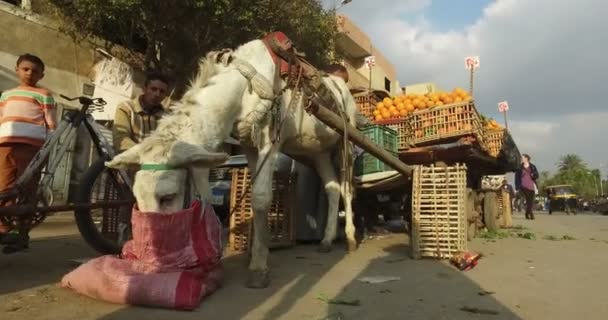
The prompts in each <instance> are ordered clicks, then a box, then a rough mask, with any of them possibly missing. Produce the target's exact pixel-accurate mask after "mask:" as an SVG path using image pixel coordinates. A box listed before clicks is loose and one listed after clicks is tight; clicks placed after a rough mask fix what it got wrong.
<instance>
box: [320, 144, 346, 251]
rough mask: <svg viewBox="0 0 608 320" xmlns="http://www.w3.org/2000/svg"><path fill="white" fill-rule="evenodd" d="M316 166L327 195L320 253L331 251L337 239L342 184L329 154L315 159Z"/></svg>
mask: <svg viewBox="0 0 608 320" xmlns="http://www.w3.org/2000/svg"><path fill="white" fill-rule="evenodd" d="M315 166H316V168H317V173H318V174H319V176H320V177H321V181H323V185H324V186H325V192H326V193H327V204H328V205H327V225H326V226H325V234H324V235H323V240H321V245H320V247H319V251H321V252H329V251H331V244H332V242H333V241H334V239H335V238H336V231H337V230H336V228H337V224H338V204H339V201H340V184H339V183H338V178H337V176H336V171H335V170H334V167H333V164H332V162H331V157H330V155H329V154H328V153H326V154H320V155H318V156H317V157H316V158H315Z"/></svg>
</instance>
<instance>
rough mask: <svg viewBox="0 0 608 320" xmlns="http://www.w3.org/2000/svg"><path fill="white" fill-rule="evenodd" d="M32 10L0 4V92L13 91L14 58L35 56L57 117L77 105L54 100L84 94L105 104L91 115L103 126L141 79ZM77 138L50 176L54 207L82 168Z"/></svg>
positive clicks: (84, 137)
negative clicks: (41, 61) (105, 102)
mask: <svg viewBox="0 0 608 320" xmlns="http://www.w3.org/2000/svg"><path fill="white" fill-rule="evenodd" d="M36 5H37V3H36V1H33V2H32V1H31V0H28V1H23V0H10V1H2V0H0V30H3V31H2V32H0V91H4V90H7V89H10V88H13V87H15V86H17V85H18V79H17V77H16V75H15V71H14V70H15V63H16V61H17V58H18V56H19V55H21V54H23V53H31V54H35V55H37V56H39V57H40V58H42V60H43V61H44V63H45V65H46V69H45V77H44V79H42V80H41V81H40V83H39V84H40V85H41V86H43V87H45V88H48V89H49V90H50V91H51V92H52V93H53V95H54V97H55V100H56V101H57V103H58V117H61V114H62V113H63V111H64V110H66V109H71V108H76V107H78V105H77V103H74V102H68V101H66V100H64V99H62V98H60V97H59V95H60V94H63V95H66V96H69V97H74V96H80V95H83V94H84V93H85V92H87V93H88V95H93V96H94V97H101V98H103V99H104V100H106V101H107V102H108V105H106V106H105V108H104V110H103V112H94V113H93V116H94V117H95V119H96V120H99V121H101V122H102V123H103V122H108V121H109V120H111V119H112V118H113V115H114V108H115V106H116V104H117V103H118V102H120V101H123V100H125V99H130V98H131V97H132V96H134V95H136V94H137V93H138V92H139V91H140V90H141V88H140V87H138V86H137V85H136V84H135V81H134V80H133V79H134V78H138V79H139V78H141V73H140V72H137V71H136V70H133V69H132V68H131V67H130V66H128V65H126V64H125V63H123V62H121V61H120V60H118V59H116V58H114V57H112V56H110V55H108V54H107V53H106V52H104V51H103V50H101V49H100V47H97V46H95V45H94V44H91V43H92V42H91V41H86V42H82V43H76V42H74V40H73V39H72V38H70V37H69V36H67V35H66V34H64V33H62V32H60V31H59V26H58V25H57V24H56V22H55V21H52V20H51V19H49V18H47V17H45V16H43V15H40V14H37V13H36ZM32 8H33V11H32ZM106 133H107V132H106ZM78 137H79V138H78V139H77V140H76V141H74V142H73V143H72V144H71V145H70V147H69V149H68V154H67V155H66V156H65V157H63V159H62V161H61V163H60V165H59V167H58V168H57V171H56V172H55V174H54V179H53V185H52V189H53V197H54V203H55V204H61V203H65V202H66V201H67V200H68V198H69V195H70V190H73V189H74V188H73V187H74V186H75V185H77V184H78V181H79V180H80V176H81V174H82V173H83V172H84V170H86V168H88V165H89V161H90V152H89V151H90V139H89V138H88V134H86V131H85V130H83V131H82V132H80V133H79V134H78ZM53 156H54V153H52V154H51V157H53Z"/></svg>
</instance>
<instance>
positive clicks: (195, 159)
mask: <svg viewBox="0 0 608 320" xmlns="http://www.w3.org/2000/svg"><path fill="white" fill-rule="evenodd" d="M228 158H229V157H228V155H227V154H226V153H224V152H209V151H207V150H206V149H205V148H203V147H202V146H200V145H195V144H190V143H186V142H181V141H178V142H175V143H174V144H173V145H172V146H171V151H170V152H169V160H168V164H169V165H170V166H173V167H178V168H179V167H187V166H191V165H192V166H200V167H205V168H212V167H215V166H218V165H220V164H222V163H224V162H226V161H227V160H228Z"/></svg>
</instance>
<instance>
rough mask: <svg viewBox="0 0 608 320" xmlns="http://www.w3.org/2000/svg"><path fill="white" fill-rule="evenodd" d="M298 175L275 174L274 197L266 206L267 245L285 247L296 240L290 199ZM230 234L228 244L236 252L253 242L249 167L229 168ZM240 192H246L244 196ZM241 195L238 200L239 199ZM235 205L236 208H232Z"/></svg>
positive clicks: (293, 196) (292, 199)
mask: <svg viewBox="0 0 608 320" xmlns="http://www.w3.org/2000/svg"><path fill="white" fill-rule="evenodd" d="M296 178H297V176H295V175H291V176H289V177H280V176H278V175H275V176H274V178H273V182H272V192H273V199H272V204H271V205H270V210H268V233H269V236H270V237H269V248H271V249H274V248H285V247H291V246H293V245H294V244H295V233H294V223H295V221H294V215H293V203H295V186H296ZM230 189H231V190H230V210H234V212H233V213H232V215H231V216H230V234H229V237H228V244H229V247H230V249H231V250H233V251H236V252H248V251H249V248H250V246H251V244H252V241H251V236H252V234H253V211H252V209H251V174H250V173H249V169H248V168H246V167H245V168H234V169H232V184H231V188H230ZM243 193H247V194H246V195H245V196H244V197H243ZM241 198H243V199H242V200H241V201H240V203H237V202H238V201H239V199H241ZM235 207H236V208H235Z"/></svg>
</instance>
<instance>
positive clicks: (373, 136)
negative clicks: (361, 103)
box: [354, 125, 397, 176]
mask: <svg viewBox="0 0 608 320" xmlns="http://www.w3.org/2000/svg"><path fill="white" fill-rule="evenodd" d="M361 133H363V135H365V136H366V137H368V138H369V139H370V140H372V141H373V142H374V143H376V144H377V145H378V146H380V147H382V148H384V149H385V150H387V151H389V152H391V153H396V152H397V132H396V131H395V130H393V129H391V128H389V127H386V126H382V125H371V126H368V127H366V128H364V129H362V130H361ZM354 170H355V171H354V173H355V175H357V176H360V175H365V174H370V173H376V172H383V171H387V170H392V169H391V168H390V167H389V166H388V165H386V164H385V163H384V162H382V161H380V160H379V159H377V158H376V157H374V156H372V155H371V154H369V153H367V152H364V153H363V154H361V155H360V156H359V157H358V158H357V159H356V160H355V168H354Z"/></svg>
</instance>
